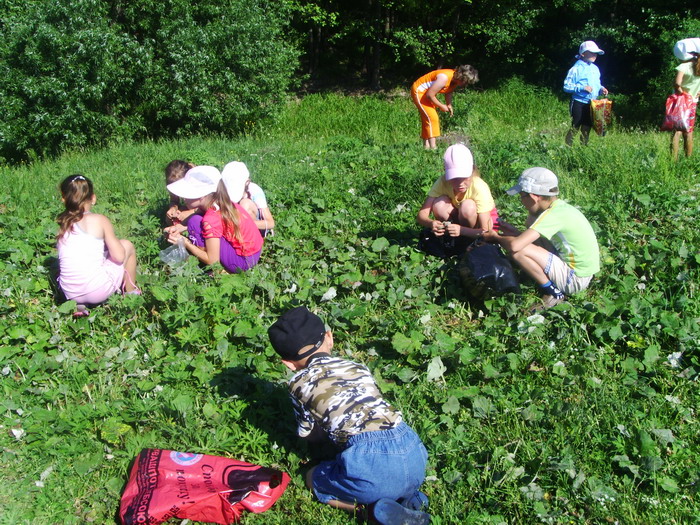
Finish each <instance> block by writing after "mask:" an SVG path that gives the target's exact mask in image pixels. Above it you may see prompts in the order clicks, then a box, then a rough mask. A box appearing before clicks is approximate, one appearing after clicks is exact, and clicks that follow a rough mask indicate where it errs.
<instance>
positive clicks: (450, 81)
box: [411, 65, 479, 149]
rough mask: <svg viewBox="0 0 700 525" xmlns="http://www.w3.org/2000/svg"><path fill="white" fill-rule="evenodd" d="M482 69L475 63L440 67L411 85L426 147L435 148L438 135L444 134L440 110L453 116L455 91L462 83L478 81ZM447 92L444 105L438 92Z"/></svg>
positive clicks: (469, 83)
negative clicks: (441, 127)
mask: <svg viewBox="0 0 700 525" xmlns="http://www.w3.org/2000/svg"><path fill="white" fill-rule="evenodd" d="M478 81H479V72H478V71H477V70H476V69H474V68H473V67H472V66H469V65H464V66H458V67H457V68H456V69H438V70H436V71H431V72H430V73H428V74H426V75H423V76H422V77H420V78H419V79H418V80H416V81H415V82H414V83H413V85H412V86H411V99H412V100H413V103H414V104H415V105H416V107H417V108H418V113H419V114H420V120H421V126H422V127H421V137H422V138H423V145H424V146H425V148H426V149H435V148H436V147H437V145H436V140H435V139H436V137H439V136H440V119H439V118H438V114H437V110H436V109H435V108H438V109H439V110H440V111H443V112H445V113H449V114H450V116H452V115H453V113H454V112H453V109H452V92H453V91H454V90H455V89H456V88H458V87H460V86H468V85H471V84H476V83H477V82H478ZM438 93H442V94H444V95H445V103H444V104H443V103H442V102H440V101H439V100H438V98H437V94H438Z"/></svg>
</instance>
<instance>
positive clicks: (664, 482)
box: [659, 476, 678, 493]
mask: <svg viewBox="0 0 700 525" xmlns="http://www.w3.org/2000/svg"><path fill="white" fill-rule="evenodd" d="M659 486H660V487H661V488H662V489H664V490H665V491H666V492H671V493H676V492H678V483H677V482H676V480H675V479H673V478H670V477H668V476H664V477H663V478H661V479H660V480H659Z"/></svg>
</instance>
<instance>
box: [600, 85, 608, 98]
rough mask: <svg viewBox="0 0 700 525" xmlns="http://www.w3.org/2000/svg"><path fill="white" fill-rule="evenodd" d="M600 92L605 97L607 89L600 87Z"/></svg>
mask: <svg viewBox="0 0 700 525" xmlns="http://www.w3.org/2000/svg"><path fill="white" fill-rule="evenodd" d="M600 92H601V93H602V95H603V96H604V97H606V96H607V95H608V89H607V88H604V87H602V88H600Z"/></svg>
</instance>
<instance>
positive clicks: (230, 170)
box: [221, 161, 275, 237]
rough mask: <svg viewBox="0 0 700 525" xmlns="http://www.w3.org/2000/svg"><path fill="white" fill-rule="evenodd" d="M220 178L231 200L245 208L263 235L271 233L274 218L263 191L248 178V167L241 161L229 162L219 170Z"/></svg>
mask: <svg viewBox="0 0 700 525" xmlns="http://www.w3.org/2000/svg"><path fill="white" fill-rule="evenodd" d="M221 178H222V179H223V181H224V184H225V185H226V189H227V190H228V193H229V197H230V198H231V202H237V203H238V204H240V205H241V206H243V207H244V208H245V209H246V211H247V212H248V213H249V214H250V216H251V217H252V218H253V221H255V225H256V226H257V227H258V230H260V233H261V234H262V236H263V237H265V236H267V235H268V234H269V235H272V234H273V231H272V228H274V227H275V219H274V218H273V217H272V213H271V212H270V208H269V207H268V205H267V199H266V198H265V192H264V191H263V190H262V188H261V187H260V186H258V185H257V184H255V183H254V182H253V181H251V180H250V172H249V171H248V167H247V166H246V165H245V164H244V163H242V162H238V161H234V162H229V163H228V164H226V166H224V169H223V170H222V171H221Z"/></svg>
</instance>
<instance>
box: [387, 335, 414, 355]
mask: <svg viewBox="0 0 700 525" xmlns="http://www.w3.org/2000/svg"><path fill="white" fill-rule="evenodd" d="M420 345H421V341H415V340H414V339H411V338H410V337H406V336H405V335H404V334H402V333H401V332H396V333H395V334H394V336H393V337H392V338H391V346H392V347H393V348H394V350H396V351H397V352H398V353H400V354H407V353H408V352H410V351H412V350H417V349H418V348H420Z"/></svg>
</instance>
